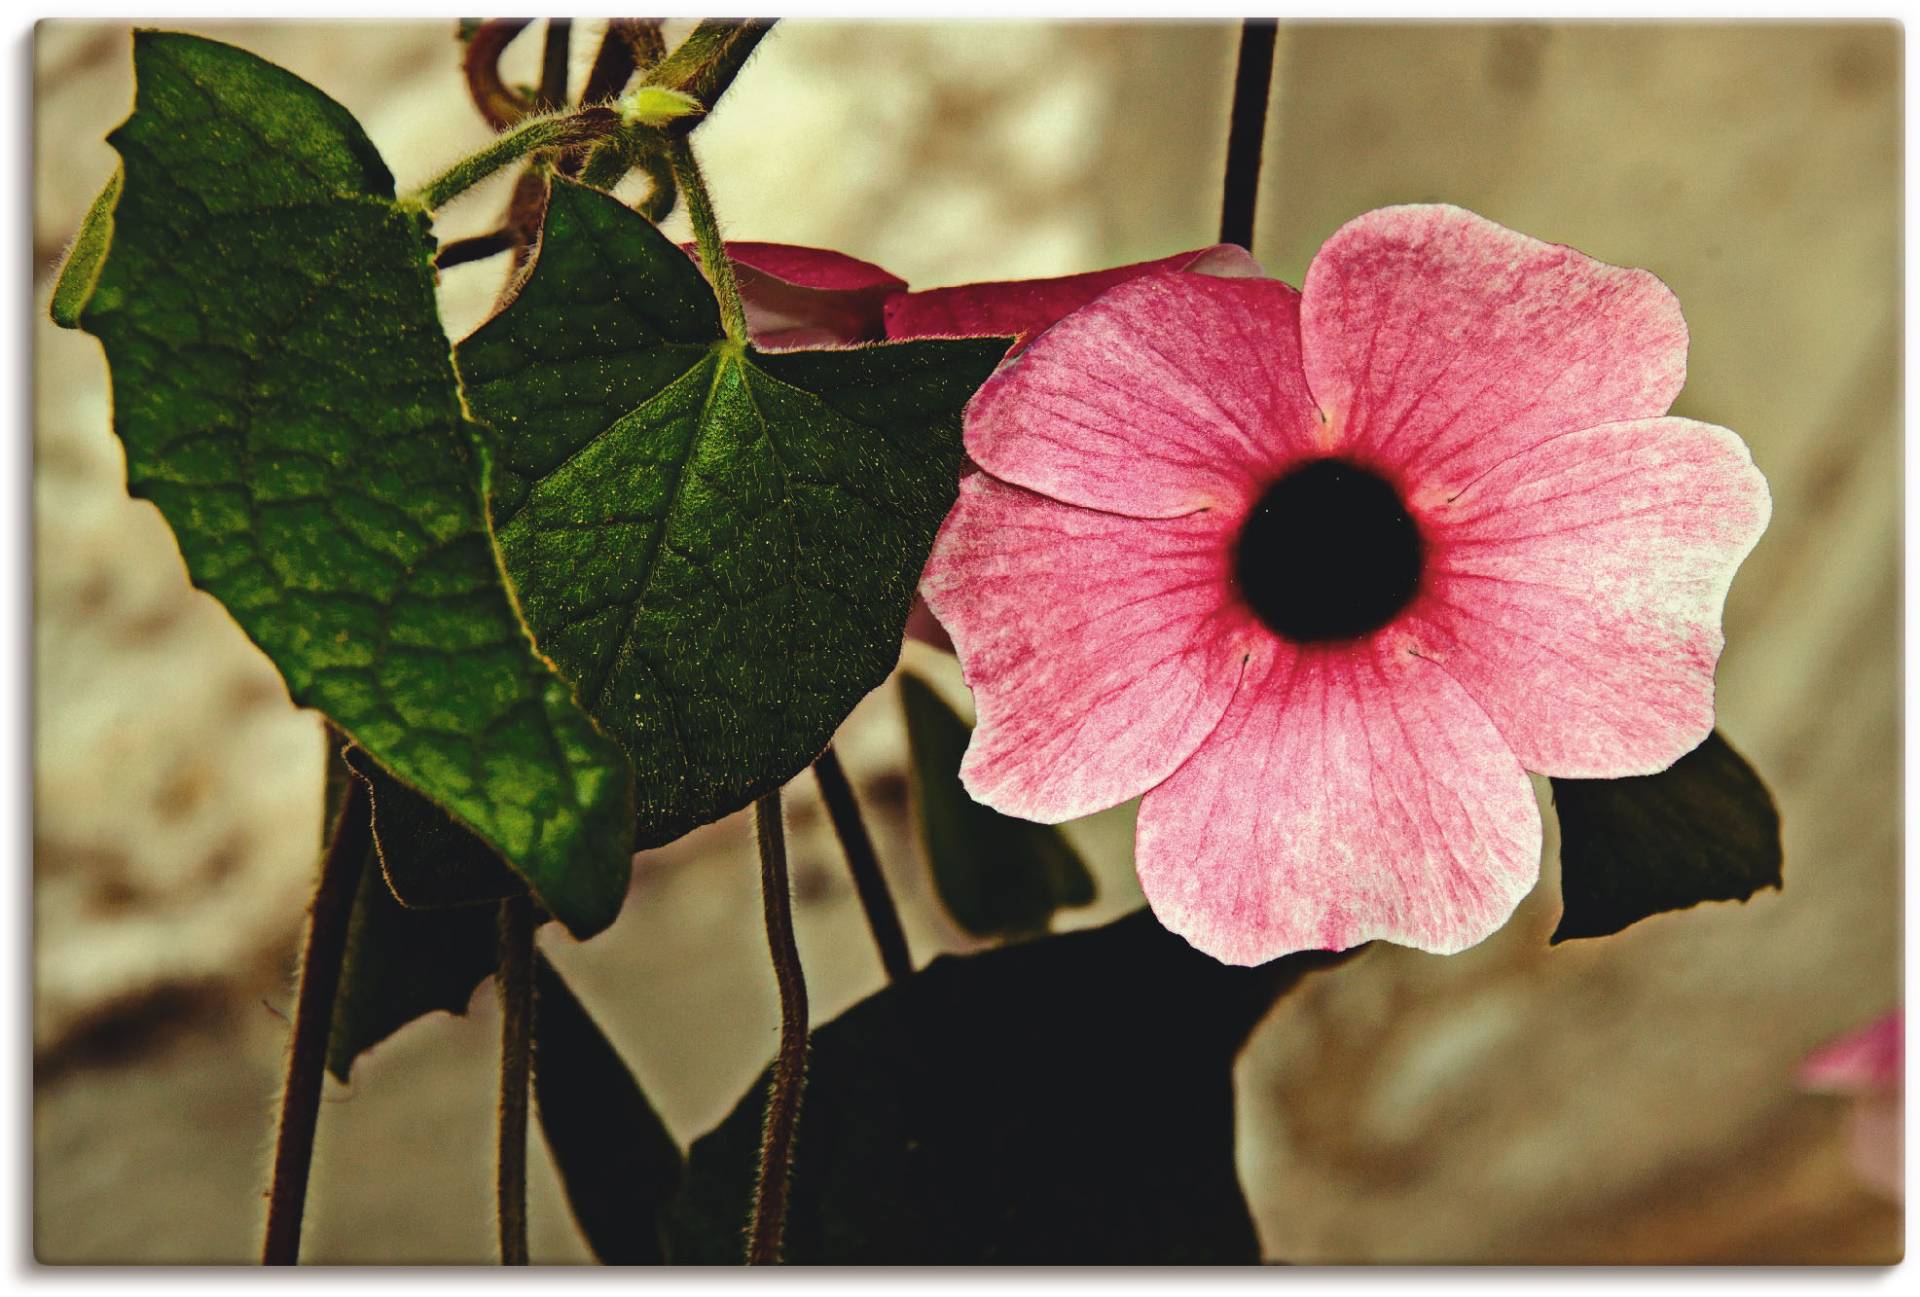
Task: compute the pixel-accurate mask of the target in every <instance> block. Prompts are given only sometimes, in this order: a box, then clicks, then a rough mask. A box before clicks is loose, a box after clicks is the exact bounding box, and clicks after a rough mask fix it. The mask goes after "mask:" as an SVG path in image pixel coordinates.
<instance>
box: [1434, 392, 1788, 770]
mask: <svg viewBox="0 0 1920 1297" xmlns="http://www.w3.org/2000/svg"><path fill="white" fill-rule="evenodd" d="M1770 510H1771V504H1770V498H1769V496H1768V492H1767V483H1766V479H1765V478H1763V477H1762V476H1761V475H1760V470H1759V469H1757V468H1755V467H1754V464H1753V458H1752V456H1751V455H1750V454H1749V453H1748V451H1747V448H1746V446H1745V444H1743V443H1742V442H1741V440H1740V438H1739V437H1737V436H1735V435H1734V434H1733V433H1731V432H1729V431H1727V430H1726V429H1725V428H1718V427H1714V426H1713V425H1711V424H1705V423H1696V422H1694V421H1692V420H1690V419H1673V418H1666V419H1646V420H1640V421H1637V422H1632V423H1613V424H1602V425H1601V426H1599V427H1596V428H1587V429H1583V430H1581V431H1579V432H1571V433H1567V434H1565V435H1563V436H1560V437H1556V438H1554V439H1552V440H1550V441H1547V442H1544V443H1542V444H1540V445H1538V446H1535V447H1534V448H1532V449H1531V450H1528V451H1525V452H1523V453H1521V454H1517V455H1514V456H1513V457H1512V458H1510V459H1508V460H1506V461H1504V462H1502V463H1500V464H1497V465H1495V466H1493V467H1491V468H1489V469H1487V470H1486V471H1485V472H1484V473H1482V475H1481V476H1480V477H1479V478H1478V479H1476V480H1474V481H1473V482H1472V483H1471V484H1468V485H1466V486H1464V487H1463V488H1462V490H1461V492H1460V494H1459V495H1458V496H1457V497H1456V498H1454V499H1453V500H1452V501H1441V502H1439V503H1437V504H1431V505H1429V506H1427V507H1426V508H1425V509H1424V510H1423V511H1422V523H1423V525H1424V527H1425V528H1426V530H1427V533H1428V542H1429V560H1428V562H1429V567H1428V571H1427V574H1426V577H1425V579H1424V582H1423V585H1422V591H1421V594H1420V596H1419V598H1418V599H1417V600H1416V602H1415V603H1414V605H1413V606H1412V607H1411V608H1410V609H1409V616H1408V629H1409V632H1410V633H1411V634H1413V635H1414V637H1415V638H1416V639H1417V640H1418V641H1419V643H1420V647H1421V651H1422V652H1423V653H1425V654H1427V655H1428V656H1430V657H1432V658H1434V659H1436V660H1437V661H1438V662H1440V663H1441V664H1442V665H1443V666H1444V667H1445V669H1446V671H1447V672H1448V673H1449V674H1450V675H1452V676H1453V677H1454V679H1456V680H1458V681H1459V682H1460V683H1461V684H1462V685H1463V686H1465V687H1466V689H1467V691H1468V692H1469V693H1471V694H1472V695H1473V696H1474V697H1475V698H1476V699H1478V700H1479V702H1480V705H1481V706H1482V707H1484V708H1485V709H1486V711H1487V714H1488V715H1489V716H1491V717H1492V718H1493V722H1494V724H1495V725H1497V726H1498V727H1499V729H1500V733H1501V734H1502V736H1504V737H1505V739H1506V740H1507V742H1508V743H1509V744H1510V745H1511V746H1512V747H1513V750H1514V751H1515V752H1516V753H1517V754H1518V755H1519V757H1520V760H1521V762H1522V763H1523V764H1524V765H1525V766H1526V767H1527V769H1529V770H1533V771H1537V772H1538V773H1540V774H1547V775H1560V776H1565V777H1571V778H1582V779H1611V778H1618V777H1620V776H1624V775H1644V774H1651V773H1654V772H1655V771H1659V770H1664V769H1666V768H1667V767H1668V766H1670V765H1672V764H1673V763H1674V762H1675V761H1677V760H1678V759H1679V758H1680V757H1682V756H1684V755H1686V753H1688V752H1690V751H1692V750H1693V749H1694V748H1695V747H1697V746H1698V745H1699V744H1700V742H1701V741H1702V740H1703V739H1705V738H1706V736H1707V734H1708V732H1709V731H1711V730H1712V728H1713V673H1714V668H1715V666H1716V665H1717V664H1718V662H1719V659H1720V649H1721V646H1722V644H1723V643H1724V638H1723V636H1722V634H1721V629H1720V614H1721V609H1722V607H1723V606H1724V605H1725V603H1726V598H1727V590H1728V588H1729V587H1730V586H1731V585H1732V583H1733V575H1734V572H1735V570H1736V569H1737V568H1738V567H1739V566H1740V562H1741V560H1743V559H1744V558H1745V557H1746V556H1747V554H1748V552H1749V551H1750V550H1752V548H1753V546H1754V543H1755V542H1756V541H1757V540H1758V539H1759V538H1760V533H1761V532H1762V531H1763V530H1764V529H1765V527H1766V524H1767V517H1768V514H1769V512H1770Z"/></svg>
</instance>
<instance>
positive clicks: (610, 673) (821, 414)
mask: <svg viewBox="0 0 1920 1297" xmlns="http://www.w3.org/2000/svg"><path fill="white" fill-rule="evenodd" d="M1003 353H1004V340H1002V341H995V340H992V339H985V338H982V339H949V340H938V341H926V342H911V343H897V344H892V345H883V346H873V347H862V348H856V349H850V350H842V351H792V352H781V353H761V352H758V351H754V350H751V349H742V348H740V347H738V346H736V345H733V344H730V343H728V342H727V341H726V340H725V338H724V337H723V335H722V333H721V328H720V319H719V311H718V309H717V307H716V306H715V303H714V298H713V293H712V291H711V290H710V289H709V288H708V286H707V283H706V281H705V280H703V279H702V278H701V277H700V274H699V272H698V270H696V269H695V267H694V264H693V262H692V261H691V260H689V259H688V257H687V256H686V254H685V253H683V252H681V251H680V250H679V249H678V248H676V247H675V246H674V245H673V244H672V243H670V242H668V241H667V239H666V238H665V237H664V236H663V235H661V234H660V232H659V231H658V230H656V229H654V228H653V226H652V225H651V224H649V223H648V222H647V221H645V220H643V219H642V218H641V217H639V216H637V215H635V214H634V213H633V212H632V211H629V210H628V209H627V208H626V207H624V206H622V205H621V204H620V203H619V202H617V201H615V200H614V199H612V198H609V197H607V196H606V195H605V194H602V193H599V192H598V191H596V190H593V189H589V188H587V187H585V186H582V185H578V184H575V183H573V182H570V181H568V180H565V179H561V178H556V179H555V181H554V186H553V196H552V199H551V201H550V202H549V203H548V205H547V221H546V230H545V233H544V235H543V236H542V239H541V244H540V256H539V260H538V262H537V263H536V264H535V266H534V269H533V272H532V275H531V277H530V278H529V279H528V280H527V282H526V285H525V287H523V288H522V289H521V291H520V294H519V296H518V297H516V298H515V299H514V301H513V303H512V304H511V305H510V306H509V307H507V308H506V309H505V310H504V311H502V312H501V313H500V314H499V315H497V316H495V317H494V318H493V319H492V320H490V321H489V322H488V323H487V324H486V325H484V326H483V327H481V328H480V329H479V330H478V331H477V332H476V333H475V334H474V335H473V336H472V337H470V338H468V339H467V340H466V341H465V342H463V343H462V344H461V345H460V347H459V364H460V370H461V373H462V374H463V375H464V377H465V379H466V384H467V393H468V397H469V400H470V401H471V403H472V406H473V410H474V412H475V414H476V415H477V416H479V417H480V418H481V419H482V420H483V421H484V422H485V423H486V424H487V425H488V426H489V428H490V431H491V444H492V447H493V450H494V462H495V466H496V467H495V473H494V480H493V493H494V494H493V509H494V519H495V522H496V525H497V526H498V527H499V534H500V543H501V546H502V548H503V549H504V551H505V553H506V560H507V570H508V572H509V573H510V574H511V575H512V576H513V579H514V581H515V583H516V585H517V586H518V588H519V591H520V603H521V608H522V610H523V612H524V613H525V614H526V617H527V621H528V623H529V624H530V625H531V626H532V627H533V630H534V634H535V635H536V636H537V637H538V638H539V641H540V646H541V648H542V649H543V650H544V651H545V652H546V653H547V654H549V655H550V656H551V657H552V658H553V659H554V661H556V662H558V663H559V664H560V667H561V669H562V671H564V672H565V673H566V674H567V676H568V677H569V678H570V679H572V680H573V681H574V682H575V683H576V684H578V686H579V688H580V697H581V700H582V702H584V703H585V704H586V706H587V707H588V709H589V710H590V711H592V712H593V714H594V715H595V716H596V717H597V718H598V719H599V720H600V721H601V723H602V724H604V725H605V726H606V727H607V729H608V730H609V731H610V732H611V733H612V734H613V735H614V736H615V737H616V738H617V739H619V740H620V742H621V744H622V745H623V746H624V747H625V748H626V751H627V755H628V756H629V757H630V758H631V759H632V761H633V764H634V772H635V775H636V788H637V795H638V799H639V819H638V829H639V845H641V846H650V845H657V844H659V843H662V842H667V841H670V840H672V839H673V838H676V837H678V836H680V835H681V834H683V833H685V832H686V831H687V830H689V829H692V828H695V827H697V826H698V825H701V824H704V823H707V822H708V821H710V820H714V819H718V818H719V817H720V816H722V815H725V814H727V813H728V812H730V811H734V810H737V809H739V808H740V807H742V806H745V805H747V804H748V803H749V802H751V801H752V800H753V799H754V798H756V797H758V796H760V795H761V794H763V793H765V792H768V791H770V790H772V789H774V788H777V787H779V786H780V785H781V784H782V783H784V782H785V781H786V780H788V779H790V778H792V777H793V776H794V775H796V774H798V773H799V772H800V771H801V770H803V769H805V768H806V766H807V765H808V763H809V762H811V761H812V760H813V758H814V757H815V756H817V755H819V753H820V751H821V749H823V748H824V747H825V746H826V745H827V742H828V740H829V739H830V738H832V736H833V731H834V730H835V728H837V727H838V726H839V724H840V722H841V721H842V720H843V719H845V717H846V715H847V713H848V712H849V711H851V710H852V709H853V705H854V704H855V703H856V702H858V701H859V699H860V698H861V696H862V695H864V694H866V693H867V692H868V691H869V690H871V689H872V688H874V687H875V686H876V685H878V684H879V683H880V682H881V681H882V680H884V679H885V678H886V676H887V674H888V672H889V671H891V670H892V668H893V665H894V663H895V662H896V661H897V660H898V659H899V655H900V639H901V635H902V633H903V631H904V629H905V627H906V619H907V611H908V608H909V605H910V604H911V601H912V598H913V588H914V585H915V583H916V582H917V581H918V580H919V577H920V569H921V567H922V566H923V565H924V564H925V562H926V558H927V552H928V550H929V549H930V548H931V547H932V544H933V536H934V532H935V531H936V530H937V529H938V528H939V525H940V522H941V519H942V518H944V517H945V516H946V512H947V510H948V509H949V508H950V507H951V506H952V504H953V501H954V497H955V495H956V494H957V492H958V481H959V471H960V453H961V451H960V413H961V409H962V407H963V406H964V405H965V404H966V401H967V398H968V397H969V396H971V395H972V393H973V391H974V389H975V388H976V387H978V386H979V385H980V383H982V382H983V381H985V379H986V377H987V375H988V374H989V373H991V372H992V370H993V367H994V366H995V365H996V364H997V363H998V362H999V359H1000V357H1001V355H1002V354H1003Z"/></svg>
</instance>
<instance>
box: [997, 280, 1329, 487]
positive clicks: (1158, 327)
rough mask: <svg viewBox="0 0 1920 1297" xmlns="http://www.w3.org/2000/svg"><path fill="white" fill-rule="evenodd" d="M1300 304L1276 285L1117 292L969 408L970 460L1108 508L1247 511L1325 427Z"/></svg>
mask: <svg viewBox="0 0 1920 1297" xmlns="http://www.w3.org/2000/svg"><path fill="white" fill-rule="evenodd" d="M1299 308H1300V295H1299V294H1298V293H1296V292H1294V290H1293V289H1291V288H1289V287H1287V286H1286V285H1285V284H1283V283H1280V282H1279V281H1278V280H1272V279H1217V278H1212V277H1209V276H1205V275H1192V274H1184V273H1183V274H1161V275H1149V276H1146V277H1144V278H1140V279H1135V280H1132V281H1130V282H1128V283H1125V284H1122V285H1120V286H1119V287H1118V288H1115V289H1112V290H1110V291H1108V292H1107V293H1105V294H1103V295H1102V296H1101V297H1100V298H1099V299H1098V300H1096V301H1095V302H1094V303H1093V304H1092V305H1090V306H1087V307H1084V308H1082V309H1081V310H1078V311H1076V312H1074V313H1073V314H1072V315H1070V316H1068V317H1067V318H1066V319H1064V320H1061V321H1060V322H1059V323H1058V324H1056V325H1054V326H1053V327H1052V328H1050V329H1048V330H1047V331H1046V332H1045V333H1043V334H1041V335H1040V337H1039V338H1037V339H1036V340H1035V341H1034V343H1033V345H1032V346H1030V347H1028V348H1027V349H1026V350H1025V351H1023V352H1021V353H1020V354H1019V355H1018V356H1015V357H1014V358H1013V359H1012V360H1009V361H1007V362H1006V363H1005V364H1003V365H1002V366H1001V367H1000V368H999V369H998V370H996V371H995V372H994V375H993V377H992V378H989V379H988V380H987V382H986V385H985V386H983V387H982V388H981V389H980V390H979V392H977V393H976V394H975V395H974V398H973V402H972V403H971V404H970V405H969V406H968V407H967V428H966V436H967V453H968V454H970V455H971V456H972V457H973V459H974V461H975V462H976V463H977V464H979V465H980V467H981V468H983V469H985V470H986V471H987V472H989V473H991V474H993V475H994V476H995V477H998V478H1001V479H1002V480H1004V481H1008V482H1013V483H1016V484H1018V485H1020V486H1024V487H1027V488H1028V489H1030V490H1033V491H1038V492H1039V493H1041V494H1042V495H1048V496H1052V497H1053V498H1054V499H1056V500H1064V501H1066V502H1067V503H1069V504H1078V505H1084V506H1086V507H1088V508H1093V509H1104V510H1106V511H1108V512H1110V513H1120V514H1126V515H1129V516H1131V517H1136V518H1172V517H1177V516H1179V515H1181V514H1185V513H1192V512H1194V511H1195V510H1198V509H1216V510H1225V511H1227V512H1231V513H1235V514H1240V513H1244V511H1245V509H1246V507H1247V506H1248V504H1249V503H1250V502H1251V501H1252V500H1253V499H1255V498H1257V497H1258V495H1259V493H1260V491H1261V490H1262V489H1263V487H1264V486H1265V485H1266V484H1267V483H1268V482H1269V481H1271V480H1272V478H1273V477H1274V476H1276V475H1277V474H1278V472H1279V471H1280V469H1281V466H1283V465H1284V464H1286V463H1288V462H1290V461H1292V460H1296V459H1299V458H1302V457H1304V456H1307V455H1310V454H1315V453H1319V449H1320V442H1319V440H1318V439H1319V437H1320V436H1321V435H1322V434H1323V433H1324V431H1325V429H1324V427H1323V425H1322V424H1321V423H1320V420H1319V418H1318V416H1317V414H1316V412H1315V411H1314V408H1313V403H1312V400H1311V398H1310V397H1309V396H1308V394H1307V388H1306V382H1305V379H1304V376H1303V375H1302V373H1301V371H1300V352H1299Z"/></svg>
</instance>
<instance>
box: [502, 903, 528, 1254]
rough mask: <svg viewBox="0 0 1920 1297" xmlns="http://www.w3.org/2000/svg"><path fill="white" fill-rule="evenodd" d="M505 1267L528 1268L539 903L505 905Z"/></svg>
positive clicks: (503, 985)
mask: <svg viewBox="0 0 1920 1297" xmlns="http://www.w3.org/2000/svg"><path fill="white" fill-rule="evenodd" d="M499 990H500V1148H499V1160H498V1162H497V1164H496V1174H495V1177H494V1190H495V1197H496V1200H497V1202H498V1205H499V1223H500V1264H501V1265H525V1264H527V1081H528V1077H529V1075H530V1073H531V1069H532V1061H533V902H532V901H531V900H530V899H529V898H527V897H525V896H510V897H508V898H507V899H506V900H504V901H502V902H500V981H499Z"/></svg>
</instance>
